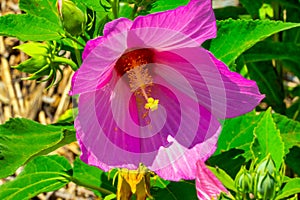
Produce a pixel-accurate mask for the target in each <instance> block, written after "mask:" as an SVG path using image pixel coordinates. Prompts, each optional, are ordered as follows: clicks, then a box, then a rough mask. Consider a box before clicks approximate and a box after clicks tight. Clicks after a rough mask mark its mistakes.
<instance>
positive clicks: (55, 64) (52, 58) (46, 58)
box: [13, 42, 77, 87]
mask: <svg viewBox="0 0 300 200" xmlns="http://www.w3.org/2000/svg"><path fill="white" fill-rule="evenodd" d="M15 49H19V50H21V51H23V52H24V53H26V54H27V55H29V56H31V58H29V59H28V60H25V61H24V62H22V63H20V64H19V65H17V66H14V67H13V68H15V69H18V70H20V71H22V72H26V73H30V74H31V76H30V77H28V78H25V79H26V80H35V79H38V78H41V77H43V76H48V77H47V78H46V79H43V80H41V81H48V80H50V79H51V80H52V82H51V83H50V85H49V87H51V86H52V85H53V84H54V83H55V81H56V77H57V76H56V74H57V73H56V72H57V71H58V72H60V73H61V75H62V76H63V73H62V70H61V69H60V67H59V65H60V64H68V65H70V66H71V68H72V69H75V70H76V69H77V65H76V63H74V62H73V61H72V60H70V59H68V58H64V57H61V56H59V55H58V52H59V49H57V47H56V43H55V42H54V43H50V42H48V43H39V42H29V43H25V44H22V45H20V46H17V47H15Z"/></svg>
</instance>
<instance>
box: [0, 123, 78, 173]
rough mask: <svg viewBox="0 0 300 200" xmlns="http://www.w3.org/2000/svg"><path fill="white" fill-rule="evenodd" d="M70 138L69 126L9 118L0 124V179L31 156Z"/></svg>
mask: <svg viewBox="0 0 300 200" xmlns="http://www.w3.org/2000/svg"><path fill="white" fill-rule="evenodd" d="M72 141H75V131H74V128H73V126H53V125H48V126H45V125H41V124H39V123H37V122H34V121H31V120H28V119H21V118H15V119H10V120H9V121H8V122H6V123H5V124H3V125H0V166H1V168H0V178H4V177H7V176H9V175H11V174H13V173H14V172H15V171H16V170H17V169H18V168H19V167H20V166H21V165H23V164H24V163H26V162H28V160H30V159H31V158H33V157H34V156H37V155H40V154H46V153H49V152H51V151H53V150H55V149H57V148H58V147H61V146H63V145H65V144H67V143H70V142H72Z"/></svg>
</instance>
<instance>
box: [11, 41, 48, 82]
mask: <svg viewBox="0 0 300 200" xmlns="http://www.w3.org/2000/svg"><path fill="white" fill-rule="evenodd" d="M15 49H19V50H21V51H23V52H24V53H26V54H27V55H29V56H31V58H30V59H28V60H26V61H24V62H22V63H20V64H19V65H17V66H14V67H13V68H15V69H18V70H20V71H22V72H26V73H30V74H34V75H36V76H37V77H41V76H44V75H47V74H49V73H50V68H49V64H50V63H51V61H50V56H51V53H50V52H51V47H50V46H49V45H48V44H46V43H38V42H29V43H25V44H22V45H20V46H17V47H15Z"/></svg>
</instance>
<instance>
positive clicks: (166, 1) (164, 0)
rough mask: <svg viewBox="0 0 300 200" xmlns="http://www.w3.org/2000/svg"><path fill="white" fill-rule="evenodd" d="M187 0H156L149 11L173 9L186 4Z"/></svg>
mask: <svg viewBox="0 0 300 200" xmlns="http://www.w3.org/2000/svg"><path fill="white" fill-rule="evenodd" d="M188 2H189V0H177V1H174V0H158V1H156V2H155V3H154V5H153V8H152V9H151V11H150V12H151V13H154V12H160V11H165V10H171V9H175V8H177V7H179V6H184V5H187V4H188Z"/></svg>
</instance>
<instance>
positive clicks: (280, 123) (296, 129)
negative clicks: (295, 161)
mask: <svg viewBox="0 0 300 200" xmlns="http://www.w3.org/2000/svg"><path fill="white" fill-rule="evenodd" d="M273 118H274V122H275V123H276V125H277V128H278V129H279V130H280V134H281V137H282V140H283V141H284V147H285V153H288V151H289V149H290V148H292V147H293V146H297V147H300V122H297V121H294V120H292V119H289V118H287V117H286V116H284V115H279V114H276V113H274V114H273Z"/></svg>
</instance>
